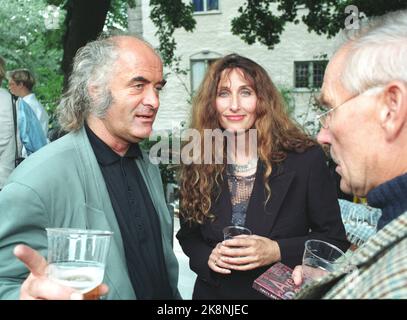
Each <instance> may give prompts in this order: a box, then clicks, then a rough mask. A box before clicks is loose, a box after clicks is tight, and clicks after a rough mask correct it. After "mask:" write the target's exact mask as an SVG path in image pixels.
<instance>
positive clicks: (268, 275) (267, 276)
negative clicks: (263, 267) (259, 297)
mask: <svg viewBox="0 0 407 320" xmlns="http://www.w3.org/2000/svg"><path fill="white" fill-rule="evenodd" d="M292 272H293V270H292V269H291V268H290V267H288V266H286V265H285V264H282V263H281V262H277V263H275V264H273V265H272V266H271V267H270V268H268V269H267V271H266V272H264V273H263V274H262V275H260V276H259V277H258V278H257V279H256V280H254V282H253V288H254V289H256V290H257V291H259V292H261V293H262V294H264V295H265V296H267V297H269V298H271V299H278V300H289V299H292V298H294V296H295V294H296V293H297V292H298V291H299V290H300V289H301V285H299V286H296V285H295V284H294V280H293V279H292V278H291V274H292Z"/></svg>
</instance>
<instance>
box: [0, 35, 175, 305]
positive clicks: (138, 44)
mask: <svg viewBox="0 0 407 320" xmlns="http://www.w3.org/2000/svg"><path fill="white" fill-rule="evenodd" d="M164 84H165V80H164V79H163V66H162V62H161V60H160V58H159V56H158V55H157V54H156V53H155V52H154V50H153V49H152V48H151V46H150V45H148V44H147V43H145V42H143V41H141V40H139V39H136V38H134V37H130V36H114V37H110V38H106V39H99V40H96V41H93V42H90V43H88V44H87V45H86V46H85V47H83V48H81V49H80V50H79V51H78V53H77V55H76V57H75V59H74V66H73V72H72V75H71V76H70V79H69V88H68V90H67V91H66V93H65V95H64V96H63V99H62V101H61V104H60V106H59V121H60V124H61V126H62V129H63V130H65V131H68V132H69V134H67V135H66V136H64V137H62V138H60V139H59V140H57V141H55V142H53V143H51V144H49V145H48V146H46V147H44V148H43V149H41V150H40V151H38V152H36V153H35V154H34V155H33V156H31V157H30V158H28V159H27V160H26V161H24V163H23V164H22V165H21V166H19V167H18V169H17V170H16V171H15V172H14V173H13V174H12V176H11V177H10V179H9V180H8V183H7V184H6V186H5V187H4V189H3V191H2V192H1V193H0V212H1V215H0V239H1V245H0V248H1V249H0V298H1V299H19V298H20V299H83V298H84V296H83V295H82V294H80V293H78V292H76V291H75V290H74V289H72V288H69V287H65V286H63V285H61V284H59V283H56V282H54V281H51V280H50V279H48V278H47V276H46V269H47V263H46V260H45V259H44V258H43V256H46V253H47V237H46V231H45V228H50V227H51V228H57V227H58V228H81V229H97V230H109V231H113V239H112V243H111V246H110V251H109V254H108V257H107V264H106V271H105V277H104V282H105V284H103V285H101V286H100V287H99V294H100V295H103V296H104V298H107V299H177V298H179V297H180V295H179V293H178V290H177V280H178V263H177V260H176V257H175V255H174V252H173V250H172V232H173V229H172V218H173V217H172V216H171V215H170V213H169V212H168V209H167V206H166V203H165V199H164V194H163V187H162V183H161V178H160V172H159V170H158V168H157V167H156V166H154V165H152V164H151V163H150V162H149V158H148V156H147V155H146V154H145V153H143V152H142V151H141V150H140V147H139V145H138V143H139V142H140V141H142V140H143V139H145V138H147V137H148V136H149V135H150V133H151V131H152V125H153V122H154V119H155V116H156V114H157V110H158V107H159V92H160V90H161V89H162V88H163V86H164ZM18 243H24V244H27V245H17V246H16V244H18Z"/></svg>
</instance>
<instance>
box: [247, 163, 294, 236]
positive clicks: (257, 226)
mask: <svg viewBox="0 0 407 320" xmlns="http://www.w3.org/2000/svg"><path fill="white" fill-rule="evenodd" d="M263 175H264V165H263V164H262V163H260V162H259V168H258V170H257V173H256V179H255V181H254V186H253V191H252V195H251V197H250V201H249V205H248V208H247V213H246V227H247V228H249V229H251V230H256V234H257V235H259V236H268V235H269V234H270V232H271V230H272V228H273V225H274V221H275V220H276V218H277V216H278V214H279V211H280V207H281V204H282V203H283V200H284V198H285V196H286V194H287V191H288V189H289V187H290V185H291V183H292V181H293V179H294V175H295V173H294V172H289V171H285V170H284V169H283V167H282V166H281V165H279V166H277V165H274V166H273V172H272V174H271V176H270V177H269V185H270V188H271V196H270V199H269V200H268V201H267V203H266V199H267V193H266V189H265V188H264V182H263Z"/></svg>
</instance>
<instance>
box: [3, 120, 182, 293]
mask: <svg viewBox="0 0 407 320" xmlns="http://www.w3.org/2000/svg"><path fill="white" fill-rule="evenodd" d="M136 163H137V165H138V167H139V169H140V171H141V174H142V175H143V177H144V180H145V183H146V185H147V188H148V191H149V193H150V195H151V199H152V201H153V204H154V206H155V209H156V211H157V213H158V217H159V220H160V227H161V233H162V245H163V250H164V257H165V263H166V266H167V270H168V275H169V280H170V284H171V287H172V289H173V292H174V297H177V298H180V295H179V293H178V290H177V282H178V262H177V259H176V257H175V255H174V252H173V249H172V239H173V238H172V236H173V217H172V216H171V215H170V213H169V212H168V209H167V206H166V203H165V198H164V192H163V188H162V182H161V177H160V172H159V170H158V168H157V167H156V166H154V165H152V164H151V163H150V162H149V159H148V156H147V155H146V154H143V159H142V160H136ZM46 227H69V228H86V229H99V230H111V231H113V232H114V234H113V239H112V240H113V241H112V243H111V246H110V251H109V255H108V262H107V266H106V273H105V279H104V282H105V283H106V284H107V285H108V286H109V289H110V290H109V293H108V295H107V299H136V294H135V292H134V290H133V288H132V285H131V282H130V279H129V275H128V271H127V266H126V261H125V255H124V249H123V243H122V237H121V234H120V230H119V226H118V224H117V221H116V217H115V214H114V211H113V208H112V205H111V202H110V198H109V194H108V191H107V189H106V185H105V182H104V179H103V176H102V173H101V171H100V168H99V165H98V163H97V160H96V157H95V155H94V153H93V150H92V147H91V145H90V143H89V140H88V138H87V135H86V132H85V130H84V128H82V129H81V130H79V131H78V132H77V133H69V134H68V135H66V136H64V137H62V138H60V139H59V140H57V141H55V142H53V143H51V144H49V145H47V146H46V147H44V148H42V149H41V150H39V151H37V152H36V153H34V154H33V155H31V156H30V157H29V158H28V159H27V160H25V161H24V162H23V163H22V164H21V165H20V166H19V167H18V168H17V169H16V170H15V171H14V172H13V174H12V175H11V176H10V178H9V180H8V182H7V184H6V186H5V187H4V188H3V190H2V191H1V192H0V299H18V297H19V291H20V286H21V283H22V282H23V281H24V280H25V279H26V277H27V276H28V269H27V268H26V267H25V266H24V264H23V263H22V262H20V261H19V260H18V259H17V258H15V257H14V255H13V253H12V250H13V248H14V247H15V246H16V245H17V244H19V243H24V244H27V245H29V246H30V247H32V248H34V249H36V250H38V251H39V252H41V254H42V255H43V256H44V257H46V254H47V236H46V231H45V228H46Z"/></svg>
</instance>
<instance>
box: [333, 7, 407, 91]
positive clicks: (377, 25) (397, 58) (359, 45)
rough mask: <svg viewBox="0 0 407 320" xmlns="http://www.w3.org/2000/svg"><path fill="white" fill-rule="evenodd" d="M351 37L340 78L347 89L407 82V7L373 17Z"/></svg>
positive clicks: (360, 89) (361, 89) (362, 88)
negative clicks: (397, 81)
mask: <svg viewBox="0 0 407 320" xmlns="http://www.w3.org/2000/svg"><path fill="white" fill-rule="evenodd" d="M349 39H350V40H351V42H350V53H349V55H348V63H347V64H346V66H345V69H344V71H343V73H342V78H341V80H342V84H343V86H344V87H345V88H346V89H347V90H349V91H350V92H352V93H355V94H356V93H362V92H364V91H365V90H367V89H369V88H371V87H374V86H379V85H385V84H387V83H388V82H390V81H393V80H401V81H404V82H406V83H407V58H406V57H407V10H400V11H395V12H390V13H387V14H385V15H384V16H381V17H376V18H374V19H371V20H369V21H368V22H367V24H366V25H364V26H362V28H361V29H360V30H359V31H358V32H357V33H356V34H353V35H352V34H351V35H349Z"/></svg>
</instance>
